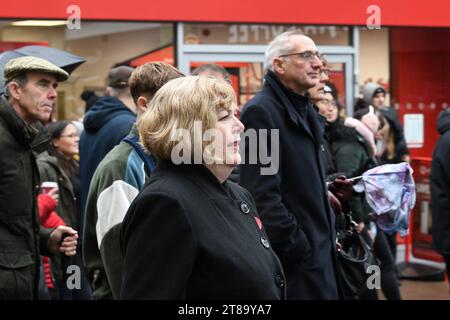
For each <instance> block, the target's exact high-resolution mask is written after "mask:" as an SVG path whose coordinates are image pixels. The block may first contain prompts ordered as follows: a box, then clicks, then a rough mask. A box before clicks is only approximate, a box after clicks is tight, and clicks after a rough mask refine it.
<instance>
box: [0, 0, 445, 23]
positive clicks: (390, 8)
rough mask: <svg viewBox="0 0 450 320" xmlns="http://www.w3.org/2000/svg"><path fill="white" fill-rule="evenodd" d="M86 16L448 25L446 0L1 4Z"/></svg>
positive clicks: (15, 11) (30, 12) (10, 12)
mask: <svg viewBox="0 0 450 320" xmlns="http://www.w3.org/2000/svg"><path fill="white" fill-rule="evenodd" d="M72 5H77V6H78V7H79V9H80V10H79V11H80V13H81V18H82V19H86V20H122V21H125V20H126V21H183V22H231V23H239V22H242V23H286V24H316V25H323V24H331V25H362V26H364V25H366V24H367V21H368V19H369V21H373V15H374V14H376V13H377V12H376V10H375V11H374V9H373V7H372V8H369V6H371V5H377V6H378V7H379V9H380V11H379V17H380V21H381V26H382V27H383V26H429V27H450V19H449V18H448V17H449V14H450V1H448V0H428V1H411V0H395V1H394V0H375V1H374V0H346V1H336V0H321V1H299V0H280V1H272V0H246V1H242V0H227V1H214V0H213V1H211V0H190V1H185V0H176V1H170V0H169V1H167V0H152V1H148V0H129V1H126V2H116V1H110V0H96V1H92V0H76V1H74V0H46V1H45V0H42V1H35V0H21V1H8V2H6V3H4V4H2V9H1V12H0V18H3V19H67V18H68V17H71V16H72V15H73V14H74V13H76V10H75V11H74V10H73V7H71V6H72Z"/></svg>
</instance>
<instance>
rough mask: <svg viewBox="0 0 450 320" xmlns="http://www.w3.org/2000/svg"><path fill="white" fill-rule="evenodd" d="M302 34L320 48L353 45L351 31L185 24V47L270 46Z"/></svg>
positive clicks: (325, 28) (303, 27) (247, 25)
mask: <svg viewBox="0 0 450 320" xmlns="http://www.w3.org/2000/svg"><path fill="white" fill-rule="evenodd" d="M290 30H301V31H302V32H303V34H305V35H306V36H309V37H311V38H313V39H314V41H315V43H316V44H317V45H334V46H349V45H351V38H352V37H351V30H352V29H351V28H349V27H346V26H305V25H275V24H192V23H186V24H184V44H229V45H233V44H253V45H267V44H269V42H270V41H271V40H272V39H273V38H275V37H276V36H277V35H279V34H281V33H283V32H286V31H290Z"/></svg>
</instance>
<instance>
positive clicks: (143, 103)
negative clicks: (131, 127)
mask: <svg viewBox="0 0 450 320" xmlns="http://www.w3.org/2000/svg"><path fill="white" fill-rule="evenodd" d="M148 102H149V100H148V99H147V98H146V97H144V96H139V98H138V99H137V107H138V108H139V110H140V111H141V112H142V113H144V112H145V110H147V103H148Z"/></svg>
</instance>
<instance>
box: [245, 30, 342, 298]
mask: <svg viewBox="0 0 450 320" xmlns="http://www.w3.org/2000/svg"><path fill="white" fill-rule="evenodd" d="M265 58H266V68H267V74H266V76H265V83H264V86H263V88H262V91H261V92H259V93H258V94H257V95H256V96H255V97H254V98H253V99H252V100H250V101H249V102H248V103H247V104H246V106H245V107H244V109H243V112H242V114H241V121H242V122H243V123H244V125H245V127H246V129H247V130H248V129H255V130H260V129H265V130H268V133H269V135H270V134H271V133H273V130H279V131H278V134H279V148H278V150H279V152H278V154H276V153H277V151H278V150H277V149H276V148H274V149H273V150H271V144H269V143H267V142H265V141H263V139H261V140H260V141H258V146H259V148H260V149H264V148H267V151H268V152H269V154H270V156H271V157H272V158H273V157H277V158H278V160H279V170H278V171H277V172H276V173H275V174H273V175H262V174H261V170H260V169H261V168H263V167H266V166H265V165H263V164H262V162H263V161H262V160H261V159H259V158H258V160H261V161H258V163H257V164H256V165H255V164H248V163H247V162H248V161H244V163H245V164H243V165H241V168H240V170H241V172H240V183H241V184H242V185H243V186H244V187H246V188H247V189H248V190H249V191H250V192H251V193H252V194H253V196H254V197H255V200H256V205H257V207H258V211H259V212H260V214H261V218H262V222H263V223H264V225H265V228H266V230H267V232H268V235H269V239H270V242H271V245H272V246H273V249H274V250H275V252H276V253H277V254H278V256H279V258H280V260H281V262H282V264H283V267H284V271H285V275H286V280H287V281H286V283H287V297H288V299H339V293H338V286H337V282H336V275H335V274H336V271H335V253H334V252H335V239H336V236H335V228H334V224H335V217H334V214H333V213H332V210H331V208H330V205H329V201H328V195H327V185H326V183H325V172H324V169H325V165H324V164H323V163H322V161H323V160H322V155H321V153H323V145H322V139H323V133H324V123H325V119H324V118H323V117H320V116H319V115H318V113H317V111H316V110H315V109H314V107H313V105H312V103H311V102H310V101H309V97H308V94H307V91H308V89H310V88H312V87H314V86H316V85H317V84H318V82H319V80H320V76H321V73H322V69H323V65H322V61H321V56H320V54H319V52H318V50H317V47H316V45H315V44H314V41H313V40H312V39H310V38H308V37H306V36H303V35H302V34H301V33H299V32H297V31H290V32H285V33H283V34H280V35H279V36H277V37H276V38H275V39H274V40H273V41H272V42H271V43H270V44H269V46H268V48H267V49H266V53H265ZM258 136H259V135H258ZM264 140H266V141H270V140H271V139H264ZM245 142H246V145H245V151H246V155H247V154H248V152H249V150H251V149H253V148H252V146H250V145H249V142H248V141H247V140H246V139H245ZM259 151H261V150H259ZM272 151H273V152H272ZM259 153H261V152H259ZM252 156H254V155H250V158H251V157H252ZM279 285H284V284H283V283H279Z"/></svg>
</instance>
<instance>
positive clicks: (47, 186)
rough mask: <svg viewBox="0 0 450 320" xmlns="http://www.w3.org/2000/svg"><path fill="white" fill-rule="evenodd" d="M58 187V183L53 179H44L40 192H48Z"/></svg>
mask: <svg viewBox="0 0 450 320" xmlns="http://www.w3.org/2000/svg"><path fill="white" fill-rule="evenodd" d="M55 188H56V189H58V183H56V182H54V181H44V182H42V184H41V192H42V193H49V192H50V190H52V189H55Z"/></svg>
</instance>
